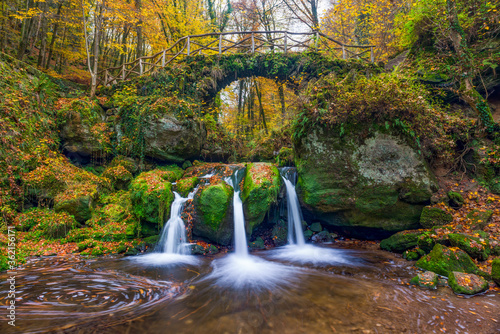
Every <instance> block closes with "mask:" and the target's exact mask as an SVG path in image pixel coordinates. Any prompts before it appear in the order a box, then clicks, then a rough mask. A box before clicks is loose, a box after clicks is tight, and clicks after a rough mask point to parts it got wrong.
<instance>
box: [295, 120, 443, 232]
mask: <svg viewBox="0 0 500 334" xmlns="http://www.w3.org/2000/svg"><path fill="white" fill-rule="evenodd" d="M411 145H412V144H411V140H409V139H407V138H405V137H403V136H401V135H400V134H398V133H396V132H393V131H392V130H390V129H386V128H382V127H377V126H373V127H369V126H368V125H357V126H351V127H348V129H347V130H346V129H345V128H342V131H334V130H330V131H328V130H326V129H324V128H315V129H313V130H311V131H310V132H309V133H308V134H307V135H306V136H304V137H301V138H300V139H298V140H296V141H295V142H294V146H295V165H296V166H297V170H298V173H299V180H298V187H297V188H298V193H299V198H300V200H301V202H302V204H303V206H305V208H306V209H307V211H308V213H309V214H310V215H312V216H313V217H312V218H313V219H317V220H319V221H321V222H322V223H325V224H328V225H330V226H333V227H335V228H336V229H338V230H343V232H344V233H350V234H353V235H355V236H358V237H364V238H371V239H374V238H380V236H388V235H390V234H393V233H395V232H398V231H402V230H408V229H415V228H418V227H420V224H419V219H420V214H421V212H422V208H423V207H424V206H425V205H427V204H428V203H429V201H430V198H431V196H432V194H433V192H434V191H436V190H437V183H436V181H435V177H434V176H433V175H432V173H431V172H430V170H429V167H428V166H427V163H426V162H425V160H424V159H423V158H422V157H421V156H420V155H419V154H418V152H417V151H416V150H415V149H413V148H412V146H411Z"/></svg>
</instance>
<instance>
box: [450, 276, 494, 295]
mask: <svg viewBox="0 0 500 334" xmlns="http://www.w3.org/2000/svg"><path fill="white" fill-rule="evenodd" d="M448 285H449V286H450V288H451V289H452V290H453V292H455V293H460V294H465V295H475V294H477V293H480V292H483V291H486V290H488V288H489V285H488V282H487V281H486V280H485V279H483V278H482V277H479V276H476V275H474V274H465V273H461V272H457V271H453V272H451V273H450V275H449V276H448Z"/></svg>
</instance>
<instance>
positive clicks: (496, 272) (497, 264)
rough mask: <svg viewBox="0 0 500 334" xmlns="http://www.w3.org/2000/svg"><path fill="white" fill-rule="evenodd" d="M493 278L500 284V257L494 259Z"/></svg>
mask: <svg viewBox="0 0 500 334" xmlns="http://www.w3.org/2000/svg"><path fill="white" fill-rule="evenodd" d="M491 279H492V280H493V281H494V282H495V283H496V284H497V285H498V286H500V259H494V260H493V262H492V264H491Z"/></svg>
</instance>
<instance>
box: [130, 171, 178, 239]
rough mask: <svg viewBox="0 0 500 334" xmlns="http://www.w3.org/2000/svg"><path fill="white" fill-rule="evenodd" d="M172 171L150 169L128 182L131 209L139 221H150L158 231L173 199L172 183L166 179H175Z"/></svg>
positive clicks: (167, 214)
mask: <svg viewBox="0 0 500 334" xmlns="http://www.w3.org/2000/svg"><path fill="white" fill-rule="evenodd" d="M175 178H176V175H175V174H174V173H173V172H170V171H165V170H158V169H155V170H152V171H149V172H144V173H141V174H139V176H137V178H135V179H134V180H133V181H132V183H131V184H130V194H131V195H130V199H131V201H132V209H133V212H134V214H135V215H136V217H138V218H139V219H140V220H141V223H151V224H153V226H156V228H157V230H158V232H159V231H160V230H161V228H162V227H163V224H164V222H165V219H166V218H167V217H168V216H169V213H170V204H171V203H172V201H173V200H174V195H173V193H172V184H171V183H170V182H168V181H167V180H172V179H175Z"/></svg>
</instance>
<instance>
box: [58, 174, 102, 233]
mask: <svg viewBox="0 0 500 334" xmlns="http://www.w3.org/2000/svg"><path fill="white" fill-rule="evenodd" d="M98 197H99V193H98V191H97V186H96V185H94V184H91V183H81V184H74V185H72V186H70V187H69V188H68V189H66V190H65V191H63V192H61V193H59V194H58V195H57V196H56V197H55V198H54V210H55V211H56V212H61V211H65V212H67V213H69V214H70V215H72V216H73V217H75V220H76V221H77V222H79V223H85V222H86V221H87V220H88V219H90V217H91V216H92V206H93V205H94V203H95V201H96V200H97V199H98Z"/></svg>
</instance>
